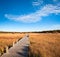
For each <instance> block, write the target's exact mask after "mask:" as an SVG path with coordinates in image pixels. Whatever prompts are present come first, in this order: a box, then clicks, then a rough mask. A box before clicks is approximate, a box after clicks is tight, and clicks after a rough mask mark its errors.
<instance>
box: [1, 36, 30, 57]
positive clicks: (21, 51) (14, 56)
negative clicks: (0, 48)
mask: <svg viewBox="0 0 60 57" xmlns="http://www.w3.org/2000/svg"><path fill="white" fill-rule="evenodd" d="M28 46H29V37H27V36H25V37H24V38H22V39H21V40H20V41H18V42H17V43H16V44H15V45H14V46H13V47H11V48H10V49H9V53H5V54H3V55H2V56H1V57H28Z"/></svg>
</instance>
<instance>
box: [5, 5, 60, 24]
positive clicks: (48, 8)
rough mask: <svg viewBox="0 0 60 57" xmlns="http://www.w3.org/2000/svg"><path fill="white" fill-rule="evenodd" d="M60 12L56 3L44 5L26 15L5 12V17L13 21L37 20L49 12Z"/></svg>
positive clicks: (29, 21) (28, 21)
mask: <svg viewBox="0 0 60 57" xmlns="http://www.w3.org/2000/svg"><path fill="white" fill-rule="evenodd" d="M52 13H53V14H58V13H60V7H59V6H57V5H51V4H48V5H45V6H44V7H43V8H42V9H41V10H37V11H36V12H35V13H31V14H28V15H18V16H17V15H11V14H5V17H6V18H8V19H11V20H15V21H22V22H27V23H32V22H37V21H39V20H41V19H42V17H45V16H48V15H50V14H52Z"/></svg>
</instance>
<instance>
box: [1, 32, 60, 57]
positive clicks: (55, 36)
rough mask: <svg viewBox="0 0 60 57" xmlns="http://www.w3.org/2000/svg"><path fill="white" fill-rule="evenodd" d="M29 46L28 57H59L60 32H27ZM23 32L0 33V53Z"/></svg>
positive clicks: (22, 35) (20, 36)
mask: <svg viewBox="0 0 60 57" xmlns="http://www.w3.org/2000/svg"><path fill="white" fill-rule="evenodd" d="M28 34H29V40H30V46H29V57H60V33H28ZM24 36H25V34H24V33H0V53H1V54H3V53H4V52H5V47H6V46H8V47H11V46H12V44H13V42H17V41H18V40H20V39H21V38H22V37H24Z"/></svg>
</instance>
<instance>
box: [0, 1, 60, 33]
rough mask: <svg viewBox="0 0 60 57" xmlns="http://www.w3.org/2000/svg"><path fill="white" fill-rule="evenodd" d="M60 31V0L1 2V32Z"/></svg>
mask: <svg viewBox="0 0 60 57" xmlns="http://www.w3.org/2000/svg"><path fill="white" fill-rule="evenodd" d="M56 29H60V0H0V31H18V32H27V31H42V30H56Z"/></svg>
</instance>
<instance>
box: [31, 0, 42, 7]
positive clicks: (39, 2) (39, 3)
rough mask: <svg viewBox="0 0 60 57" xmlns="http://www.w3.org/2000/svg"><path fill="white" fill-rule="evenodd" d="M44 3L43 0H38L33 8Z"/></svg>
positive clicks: (33, 3)
mask: <svg viewBox="0 0 60 57" xmlns="http://www.w3.org/2000/svg"><path fill="white" fill-rule="evenodd" d="M42 3H43V0H36V1H33V2H32V5H33V6H39V5H41V4H42Z"/></svg>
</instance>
